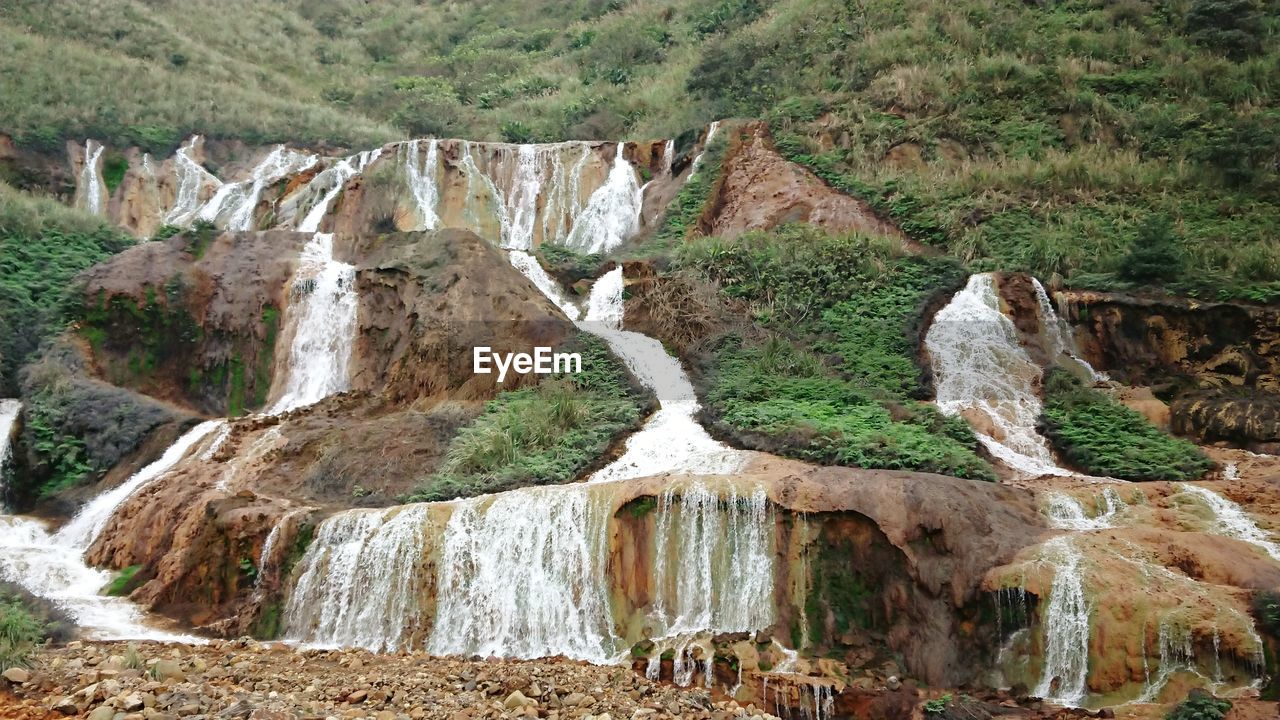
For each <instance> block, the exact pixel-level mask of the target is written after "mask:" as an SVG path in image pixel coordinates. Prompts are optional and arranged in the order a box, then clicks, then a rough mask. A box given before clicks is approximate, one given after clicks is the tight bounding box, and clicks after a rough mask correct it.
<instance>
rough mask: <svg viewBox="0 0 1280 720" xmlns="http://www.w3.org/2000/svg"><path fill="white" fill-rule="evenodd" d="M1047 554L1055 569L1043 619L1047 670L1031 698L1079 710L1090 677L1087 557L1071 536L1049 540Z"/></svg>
mask: <svg viewBox="0 0 1280 720" xmlns="http://www.w3.org/2000/svg"><path fill="white" fill-rule="evenodd" d="M1044 550H1045V553H1046V554H1045V558H1044V559H1045V560H1047V561H1048V562H1051V563H1052V564H1053V565H1054V568H1055V570H1054V573H1055V574H1054V578H1053V588H1052V589H1051V590H1050V591H1049V598H1048V601H1047V602H1046V603H1045V608H1044V612H1043V616H1042V622H1043V624H1044V627H1045V641H1044V669H1043V671H1042V673H1041V676H1040V682H1039V683H1037V684H1036V687H1035V690H1033V691H1032V694H1033V695H1036V696H1038V697H1041V698H1045V699H1048V700H1052V701H1053V702H1056V703H1059V704H1062V705H1068V706H1073V707H1074V706H1079V705H1080V704H1081V703H1082V702H1083V701H1084V698H1085V693H1086V689H1085V680H1086V679H1087V677H1088V674H1089V612H1090V607H1089V603H1088V601H1087V600H1086V599H1085V595H1084V574H1083V569H1082V568H1081V565H1082V564H1083V562H1084V557H1083V556H1082V555H1081V553H1080V550H1079V549H1078V548H1076V546H1075V545H1074V543H1073V542H1072V539H1071V536H1069V535H1062V536H1058V537H1055V538H1053V539H1051V540H1049V541H1048V542H1047V543H1045V545H1044Z"/></svg>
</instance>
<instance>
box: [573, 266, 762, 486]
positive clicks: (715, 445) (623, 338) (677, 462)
mask: <svg viewBox="0 0 1280 720" xmlns="http://www.w3.org/2000/svg"><path fill="white" fill-rule="evenodd" d="M622 289H623V277H622V267H621V266H619V267H616V268H614V269H613V270H611V271H609V272H608V273H605V274H604V275H603V276H601V277H600V279H599V280H597V281H596V283H595V285H594V286H592V288H591V296H590V298H589V300H588V307H587V318H586V321H585V322H583V323H581V324H580V325H579V327H580V328H582V329H583V330H584V331H586V332H589V333H591V334H593V335H596V336H597V337H599V338H600V339H602V340H604V341H605V343H607V344H608V345H609V348H610V349H612V350H613V351H614V352H615V353H617V355H618V357H620V358H621V359H622V361H623V363H625V364H626V366H627V368H628V369H629V370H631V372H632V374H634V375H635V376H636V379H638V380H639V381H640V383H641V384H643V385H644V386H645V387H647V388H649V389H650V390H652V391H653V393H654V395H655V396H656V397H657V399H658V404H659V407H658V411H657V412H655V413H654V414H653V415H651V416H650V417H649V419H648V420H646V421H645V424H644V426H643V427H641V428H640V430H639V432H636V433H635V434H633V435H632V436H631V437H629V438H627V442H626V449H625V450H624V452H623V454H622V455H621V456H620V457H619V458H618V459H617V460H614V461H613V462H611V463H609V464H608V465H606V466H605V467H604V468H602V469H600V470H599V471H597V472H596V473H595V474H593V475H592V476H591V478H590V480H591V482H605V481H610V480H625V479H628V478H637V477H644V476H646V475H656V474H658V473H663V472H683V473H689V474H696V475H722V474H729V473H733V472H736V471H737V470H738V469H740V468H741V467H742V464H743V463H744V462H745V459H746V454H745V453H743V452H741V451H738V450H735V449H733V448H730V447H728V446H727V445H724V444H723V443H720V442H718V441H716V440H714V439H712V437H711V436H710V435H708V434H707V431H706V430H705V429H704V428H703V427H702V425H701V424H699V423H698V421H697V419H696V415H697V412H698V409H699V404H698V397H697V395H696V394H695V393H694V390H693V384H692V383H690V382H689V377H688V376H687V375H686V374H685V372H684V368H682V367H680V361H679V360H677V359H675V358H674V357H672V356H671V355H669V354H668V353H667V350H666V348H664V347H663V346H662V343H661V342H659V341H658V340H656V339H654V338H651V337H649V336H647V335H642V334H640V333H637V332H631V331H629V330H622V329H621V323H622V315H623V306H622Z"/></svg>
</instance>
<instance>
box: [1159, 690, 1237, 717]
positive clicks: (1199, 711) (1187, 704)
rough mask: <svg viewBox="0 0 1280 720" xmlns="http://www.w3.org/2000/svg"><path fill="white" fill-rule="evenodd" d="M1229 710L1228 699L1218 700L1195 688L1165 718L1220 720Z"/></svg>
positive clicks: (1229, 703)
mask: <svg viewBox="0 0 1280 720" xmlns="http://www.w3.org/2000/svg"><path fill="white" fill-rule="evenodd" d="M1230 710H1231V701H1230V700H1219V699H1218V698H1216V697H1214V696H1212V695H1210V694H1209V693H1207V692H1205V691H1204V690H1201V689H1199V688H1196V689H1194V690H1192V691H1191V692H1190V693H1188V694H1187V699H1186V700H1183V701H1182V702H1180V703H1178V705H1177V706H1176V707H1174V708H1173V709H1172V710H1170V711H1169V714H1168V715H1165V720H1222V718H1224V717H1226V715H1227V712H1228V711H1230Z"/></svg>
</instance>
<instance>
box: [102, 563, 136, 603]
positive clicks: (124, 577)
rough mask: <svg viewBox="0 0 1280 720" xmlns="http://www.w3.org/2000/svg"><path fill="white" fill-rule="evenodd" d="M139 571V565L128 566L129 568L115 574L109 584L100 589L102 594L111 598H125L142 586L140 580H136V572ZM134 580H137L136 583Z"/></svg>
mask: <svg viewBox="0 0 1280 720" xmlns="http://www.w3.org/2000/svg"><path fill="white" fill-rule="evenodd" d="M141 569H142V566H141V565H130V566H129V567H126V568H123V569H122V570H120V572H118V573H116V576H115V577H113V578H111V582H109V583H107V586H106V587H105V588H103V589H102V594H103V595H110V596H112V597H125V596H127V595H128V594H129V593H131V592H133V591H134V590H136V589H138V586H139V585H141V584H142V583H141V578H137V575H138V571H139V570H141ZM135 578H137V581H135Z"/></svg>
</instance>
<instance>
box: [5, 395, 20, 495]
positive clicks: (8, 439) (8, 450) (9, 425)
mask: <svg viewBox="0 0 1280 720" xmlns="http://www.w3.org/2000/svg"><path fill="white" fill-rule="evenodd" d="M19 412H22V401H21V400H13V399H9V398H5V399H0V510H3V509H4V504H5V496H6V494H7V493H6V487H7V486H6V483H7V481H8V471H9V456H10V455H11V454H12V452H13V450H12V445H11V443H12V441H13V426H14V424H16V423H17V422H18V413H19Z"/></svg>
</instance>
